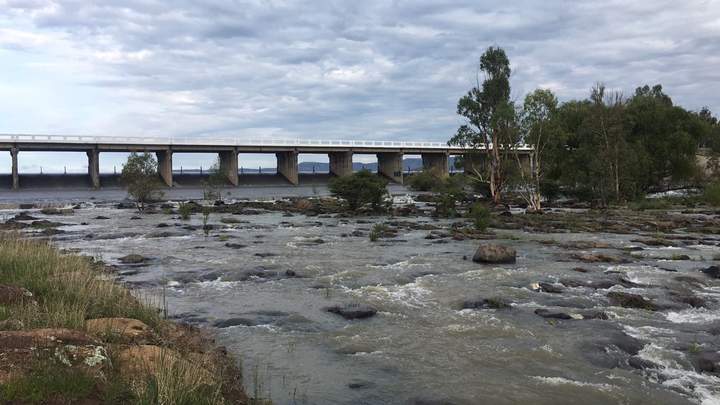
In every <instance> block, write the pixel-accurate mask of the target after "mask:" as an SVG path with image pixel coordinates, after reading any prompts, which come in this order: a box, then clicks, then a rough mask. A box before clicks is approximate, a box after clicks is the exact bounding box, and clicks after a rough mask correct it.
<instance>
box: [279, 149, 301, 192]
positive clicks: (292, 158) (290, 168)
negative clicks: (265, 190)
mask: <svg viewBox="0 0 720 405" xmlns="http://www.w3.org/2000/svg"><path fill="white" fill-rule="evenodd" d="M275 156H276V157H277V171H278V173H280V174H281V175H282V176H283V177H285V179H287V181H289V182H290V184H292V185H295V186H297V185H298V153H297V152H294V151H291V152H277V153H275Z"/></svg>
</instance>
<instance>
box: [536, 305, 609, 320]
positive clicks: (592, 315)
mask: <svg viewBox="0 0 720 405" xmlns="http://www.w3.org/2000/svg"><path fill="white" fill-rule="evenodd" d="M535 315H537V316H541V317H543V318H554V319H577V320H580V319H603V320H607V319H609V318H608V316H607V314H606V313H605V312H602V311H578V312H570V313H568V312H561V311H551V310H549V309H546V308H538V309H536V310H535Z"/></svg>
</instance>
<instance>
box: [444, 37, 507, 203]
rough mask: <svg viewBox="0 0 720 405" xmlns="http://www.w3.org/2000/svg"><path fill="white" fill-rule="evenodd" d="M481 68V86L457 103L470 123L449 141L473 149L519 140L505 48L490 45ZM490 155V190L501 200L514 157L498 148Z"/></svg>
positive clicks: (473, 89) (495, 197) (461, 112)
mask: <svg viewBox="0 0 720 405" xmlns="http://www.w3.org/2000/svg"><path fill="white" fill-rule="evenodd" d="M479 71H480V72H482V73H483V74H484V76H485V81H483V83H482V86H481V88H478V87H473V88H472V89H471V90H470V91H469V92H468V93H467V94H466V95H465V96H463V97H462V98H460V100H459V101H458V105H457V113H458V114H459V115H462V116H463V117H465V119H466V121H467V122H468V123H467V124H464V125H461V126H460V128H458V130H457V133H456V134H455V135H454V136H453V137H452V138H451V139H450V141H449V142H448V143H449V144H450V145H457V146H467V147H470V148H473V149H480V148H484V147H486V146H488V145H491V144H492V145H515V144H517V142H518V140H519V139H518V130H517V129H518V128H517V114H516V111H515V105H514V104H513V102H512V101H511V100H510V60H509V59H508V57H507V55H506V54H505V51H504V50H503V49H502V48H497V47H490V48H488V49H487V50H486V51H485V53H483V55H482V56H481V57H480V65H479ZM488 159H489V160H490V164H489V165H487V169H488V171H489V173H488V174H487V177H488V179H489V180H488V182H489V185H490V194H491V195H492V197H493V201H494V202H495V203H498V202H500V199H501V193H502V191H503V189H504V187H505V183H506V173H505V169H506V168H507V165H506V164H504V161H506V160H510V159H512V157H511V156H510V154H508V153H501V152H499V150H497V149H495V150H494V151H493V153H490V154H489V156H488Z"/></svg>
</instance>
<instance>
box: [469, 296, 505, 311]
mask: <svg viewBox="0 0 720 405" xmlns="http://www.w3.org/2000/svg"><path fill="white" fill-rule="evenodd" d="M510 307H511V305H510V302H509V301H508V300H506V299H504V298H500V297H493V298H481V299H477V300H466V301H463V303H462V306H461V309H504V308H510Z"/></svg>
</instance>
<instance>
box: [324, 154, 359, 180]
mask: <svg viewBox="0 0 720 405" xmlns="http://www.w3.org/2000/svg"><path fill="white" fill-rule="evenodd" d="M352 155H353V153H352V152H330V153H328V156H329V157H330V174H332V175H335V176H338V177H342V176H350V175H351V174H352V172H353V163H352Z"/></svg>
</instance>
